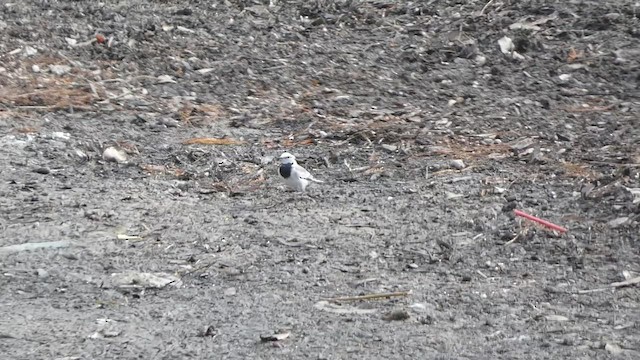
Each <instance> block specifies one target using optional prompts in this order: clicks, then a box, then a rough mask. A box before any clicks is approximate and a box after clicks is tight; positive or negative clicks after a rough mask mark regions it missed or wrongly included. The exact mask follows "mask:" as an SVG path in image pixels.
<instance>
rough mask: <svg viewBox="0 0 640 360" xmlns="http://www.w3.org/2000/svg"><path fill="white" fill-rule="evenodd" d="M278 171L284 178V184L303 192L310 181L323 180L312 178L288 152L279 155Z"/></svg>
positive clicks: (319, 181) (317, 181)
mask: <svg viewBox="0 0 640 360" xmlns="http://www.w3.org/2000/svg"><path fill="white" fill-rule="evenodd" d="M278 172H279V173H280V176H282V178H283V179H284V182H285V184H287V186H289V187H290V188H291V189H293V190H294V191H300V192H304V191H305V190H306V189H307V186H308V185H309V182H310V181H313V182H316V183H322V182H324V181H321V180H318V179H316V178H314V177H313V175H311V174H310V173H309V172H308V171H307V170H306V169H305V168H303V167H302V166H300V165H298V162H297V161H296V157H295V156H293V155H291V154H290V153H288V152H284V153H282V155H280V168H279V169H278Z"/></svg>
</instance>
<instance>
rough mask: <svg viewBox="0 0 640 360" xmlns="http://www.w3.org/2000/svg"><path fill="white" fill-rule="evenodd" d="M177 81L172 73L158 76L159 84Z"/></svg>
mask: <svg viewBox="0 0 640 360" xmlns="http://www.w3.org/2000/svg"><path fill="white" fill-rule="evenodd" d="M175 83H176V81H175V80H173V78H172V77H171V76H170V75H160V76H158V84H175Z"/></svg>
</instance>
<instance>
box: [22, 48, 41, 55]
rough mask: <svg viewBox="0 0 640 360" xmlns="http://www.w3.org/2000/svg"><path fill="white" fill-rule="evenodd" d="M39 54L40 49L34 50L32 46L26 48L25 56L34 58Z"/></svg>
mask: <svg viewBox="0 0 640 360" xmlns="http://www.w3.org/2000/svg"><path fill="white" fill-rule="evenodd" d="M37 53H38V49H35V48H32V47H31V46H27V47H25V48H24V55H25V56H33V55H35V54H37Z"/></svg>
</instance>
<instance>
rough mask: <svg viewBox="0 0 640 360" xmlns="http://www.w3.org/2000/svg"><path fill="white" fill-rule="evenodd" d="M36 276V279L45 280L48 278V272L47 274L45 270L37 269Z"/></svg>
mask: <svg viewBox="0 0 640 360" xmlns="http://www.w3.org/2000/svg"><path fill="white" fill-rule="evenodd" d="M36 275H38V277H40V278H46V277H49V272H47V270H45V269H37V270H36Z"/></svg>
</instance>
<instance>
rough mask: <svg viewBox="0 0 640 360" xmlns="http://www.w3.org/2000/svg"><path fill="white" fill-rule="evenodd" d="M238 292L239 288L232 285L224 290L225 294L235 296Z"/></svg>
mask: <svg viewBox="0 0 640 360" xmlns="http://www.w3.org/2000/svg"><path fill="white" fill-rule="evenodd" d="M236 293H237V290H236V288H234V287H230V288H227V289H225V290H224V295H225V296H233V295H235V294H236Z"/></svg>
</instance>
